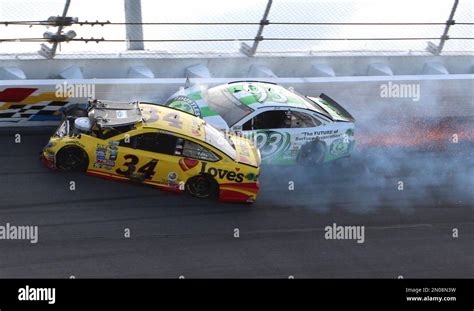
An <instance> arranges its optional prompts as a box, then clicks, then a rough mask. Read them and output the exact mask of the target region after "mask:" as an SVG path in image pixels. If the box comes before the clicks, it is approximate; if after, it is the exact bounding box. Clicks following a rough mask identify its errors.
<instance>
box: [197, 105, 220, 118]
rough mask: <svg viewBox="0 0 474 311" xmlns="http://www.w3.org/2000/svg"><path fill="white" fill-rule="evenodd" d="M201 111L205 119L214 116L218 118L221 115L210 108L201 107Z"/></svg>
mask: <svg viewBox="0 0 474 311" xmlns="http://www.w3.org/2000/svg"><path fill="white" fill-rule="evenodd" d="M200 109H201V115H202V116H203V117H212V116H218V115H219V114H218V113H217V112H215V111H214V110H211V108H209V107H207V106H206V107H200Z"/></svg>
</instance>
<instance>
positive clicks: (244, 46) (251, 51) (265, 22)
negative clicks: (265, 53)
mask: <svg viewBox="0 0 474 311" xmlns="http://www.w3.org/2000/svg"><path fill="white" fill-rule="evenodd" d="M272 3H273V0H268V2H267V6H266V8H265V12H264V13H263V17H262V20H260V26H259V27H258V32H257V35H256V36H255V39H254V40H253V45H252V46H251V47H250V46H248V45H247V44H246V43H245V42H242V44H241V46H240V51H241V52H242V53H244V54H245V55H247V56H254V55H255V52H257V48H258V44H259V42H260V41H262V40H263V37H262V33H263V28H264V27H265V25H268V24H269V22H268V14H269V13H270V8H271V7H272Z"/></svg>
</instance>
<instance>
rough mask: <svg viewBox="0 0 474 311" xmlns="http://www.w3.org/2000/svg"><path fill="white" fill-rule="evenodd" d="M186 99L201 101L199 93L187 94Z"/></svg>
mask: <svg viewBox="0 0 474 311" xmlns="http://www.w3.org/2000/svg"><path fill="white" fill-rule="evenodd" d="M186 97H188V98H189V99H192V100H201V99H202V95H201V91H196V92H192V93H189V94H188V95H186Z"/></svg>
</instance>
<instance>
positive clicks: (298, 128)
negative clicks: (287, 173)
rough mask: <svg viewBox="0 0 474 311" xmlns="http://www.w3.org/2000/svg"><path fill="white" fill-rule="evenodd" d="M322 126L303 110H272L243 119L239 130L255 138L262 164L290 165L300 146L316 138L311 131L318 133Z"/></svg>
mask: <svg viewBox="0 0 474 311" xmlns="http://www.w3.org/2000/svg"><path fill="white" fill-rule="evenodd" d="M324 125H325V123H324V121H323V120H320V119H318V118H317V117H316V116H313V115H311V114H309V113H307V112H306V111H305V110H304V109H295V108H291V109H289V108H287V107H273V108H267V109H262V110H261V112H260V111H259V112H258V114H256V115H254V116H252V117H251V118H250V119H248V120H243V124H242V131H243V133H244V135H245V136H247V137H250V138H253V139H254V141H255V142H256V144H257V147H258V148H259V149H260V152H261V154H262V160H263V161H264V162H266V163H273V164H292V163H294V161H295V159H296V157H297V155H298V152H299V150H300V148H301V146H302V145H303V144H304V143H305V142H307V141H311V140H314V139H316V135H315V134H314V128H318V130H319V129H320V128H321V129H322V128H324Z"/></svg>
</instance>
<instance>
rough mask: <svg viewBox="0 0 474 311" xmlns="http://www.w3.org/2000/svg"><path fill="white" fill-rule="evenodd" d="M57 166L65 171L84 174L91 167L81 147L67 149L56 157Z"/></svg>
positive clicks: (62, 150)
mask: <svg viewBox="0 0 474 311" xmlns="http://www.w3.org/2000/svg"><path fill="white" fill-rule="evenodd" d="M56 166H57V167H58V168H59V169H60V170H63V171H75V172H83V171H85V170H87V167H88V166H89V158H88V156H87V153H86V152H85V151H84V150H83V149H81V148H79V147H65V148H63V149H61V150H60V151H59V152H58V154H57V155H56Z"/></svg>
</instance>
